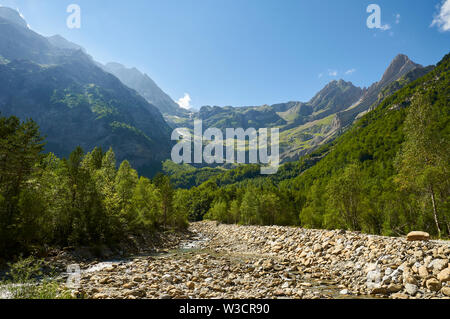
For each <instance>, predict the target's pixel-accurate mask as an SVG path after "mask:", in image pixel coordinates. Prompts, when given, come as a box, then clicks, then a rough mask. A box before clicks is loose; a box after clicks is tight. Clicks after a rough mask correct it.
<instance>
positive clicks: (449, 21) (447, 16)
mask: <svg viewBox="0 0 450 319" xmlns="http://www.w3.org/2000/svg"><path fill="white" fill-rule="evenodd" d="M431 26H432V27H434V26H437V27H438V28H439V30H441V31H450V0H445V2H444V3H442V6H441V8H440V10H439V14H436V15H435V17H434V19H433V22H432V23H431Z"/></svg>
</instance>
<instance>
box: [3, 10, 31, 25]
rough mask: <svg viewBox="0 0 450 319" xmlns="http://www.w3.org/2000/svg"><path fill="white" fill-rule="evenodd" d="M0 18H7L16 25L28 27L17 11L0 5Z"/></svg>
mask: <svg viewBox="0 0 450 319" xmlns="http://www.w3.org/2000/svg"><path fill="white" fill-rule="evenodd" d="M0 18H3V19H5V20H8V21H9V22H12V23H14V24H16V25H19V26H21V27H24V28H28V24H27V22H26V21H25V19H24V18H23V16H22V15H21V14H20V12H19V11H17V10H14V9H11V8H8V7H2V6H0Z"/></svg>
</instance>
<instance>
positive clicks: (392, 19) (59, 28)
mask: <svg viewBox="0 0 450 319" xmlns="http://www.w3.org/2000/svg"><path fill="white" fill-rule="evenodd" d="M71 4H77V5H78V6H79V8H80V9H81V13H80V17H81V20H80V28H79V29H78V28H74V29H71V28H69V27H68V25H67V19H68V18H69V16H70V15H71V13H68V12H67V8H68V6H69V5H71ZM371 4H376V5H378V8H379V9H380V11H379V12H380V18H381V20H380V23H379V24H376V20H374V19H372V18H373V16H372V17H371V19H370V21H371V23H372V25H371V26H372V27H373V28H369V27H368V23H367V20H368V18H369V16H371V15H372V14H374V13H375V11H373V10H370V12H367V9H368V6H369V5H371ZM0 5H3V6H8V7H12V8H15V9H18V10H19V11H20V12H21V14H22V15H23V16H24V18H25V19H26V21H27V22H28V24H29V26H30V28H31V29H33V30H34V31H36V32H38V33H40V34H42V35H45V36H50V35H54V34H60V35H62V36H63V37H65V38H66V39H68V40H70V41H72V42H75V43H77V44H80V45H81V46H83V47H84V48H85V49H86V50H87V51H88V53H89V54H90V55H92V56H93V57H94V59H96V60H97V61H99V62H102V63H106V62H112V61H114V62H119V63H122V64H124V65H126V66H127V67H136V68H138V69H139V70H141V71H142V72H144V73H147V74H148V75H149V76H150V77H151V78H152V79H153V80H154V81H155V82H156V83H157V84H158V85H159V86H160V87H161V88H162V89H163V90H164V91H165V92H166V93H168V94H169V95H170V96H171V97H172V98H173V99H174V100H175V101H179V103H180V104H181V105H182V106H183V107H185V108H189V107H196V108H199V107H201V106H203V105H218V106H227V105H232V106H249V105H263V104H269V105H270V104H275V103H282V102H287V101H304V102H306V101H308V100H310V99H311V98H312V97H313V96H314V94H315V93H317V92H318V91H319V90H320V89H321V88H323V87H324V86H325V85H326V84H327V83H328V82H330V81H332V80H335V79H336V80H337V79H341V78H342V79H344V80H346V81H351V82H353V83H354V84H355V85H357V86H361V87H364V86H366V87H367V86H369V85H371V84H372V83H373V82H375V81H378V80H379V79H380V78H381V76H382V74H383V72H384V70H385V69H386V68H387V66H388V65H389V63H390V62H391V60H392V59H393V58H394V57H395V56H396V55H397V54H399V53H403V54H406V55H408V56H409V57H410V58H411V59H412V60H413V61H414V62H416V63H419V64H422V65H430V64H436V63H437V62H438V61H439V60H440V59H441V58H442V57H443V56H444V55H445V54H447V53H449V51H450V50H449V49H450V0H370V1H365V0H345V1H336V0H314V1H313V0H308V1H306V0H282V1H279V0H128V1H119V0H108V1H107V0H97V1H92V0H69V1H67V0H0ZM373 23H375V27H374V25H373ZM369 25H370V23H369Z"/></svg>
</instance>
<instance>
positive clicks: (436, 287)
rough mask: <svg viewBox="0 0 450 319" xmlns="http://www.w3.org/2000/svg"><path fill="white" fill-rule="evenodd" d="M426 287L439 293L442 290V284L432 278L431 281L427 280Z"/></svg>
mask: <svg viewBox="0 0 450 319" xmlns="http://www.w3.org/2000/svg"><path fill="white" fill-rule="evenodd" d="M426 286H427V288H428V289H430V290H431V291H439V290H441V287H442V284H441V282H440V281H439V280H437V279H436V278H431V279H428V280H427V282H426Z"/></svg>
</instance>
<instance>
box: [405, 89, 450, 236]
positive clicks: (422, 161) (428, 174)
mask: <svg viewBox="0 0 450 319" xmlns="http://www.w3.org/2000/svg"><path fill="white" fill-rule="evenodd" d="M439 101H440V100H437V99H435V97H434V96H433V94H431V93H427V94H425V93H424V94H416V95H415V96H414V97H413V99H412V103H411V106H410V110H409V112H408V116H407V118H406V121H405V127H404V131H405V142H404V144H403V147H402V150H401V152H400V153H399V155H398V157H397V162H396V164H397V168H398V171H399V174H398V176H397V178H396V182H397V183H398V184H399V186H400V188H401V189H407V190H410V191H414V192H417V193H420V194H422V195H423V196H425V197H428V198H429V202H430V203H431V211H432V213H433V219H434V223H435V227H436V231H437V234H438V236H439V237H441V235H442V227H441V221H444V222H445V223H446V226H447V233H450V226H449V223H448V216H447V215H448V211H447V214H443V215H442V216H441V209H444V207H446V201H448V198H449V195H450V152H449V151H448V150H449V149H450V145H449V143H450V140H449V131H448V121H449V120H448V118H449V114H448V113H449V105H448V101H447V103H446V102H444V103H443V104H441V103H439ZM446 128H447V129H446ZM425 207H426V205H425ZM425 209H426V208H425Z"/></svg>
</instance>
